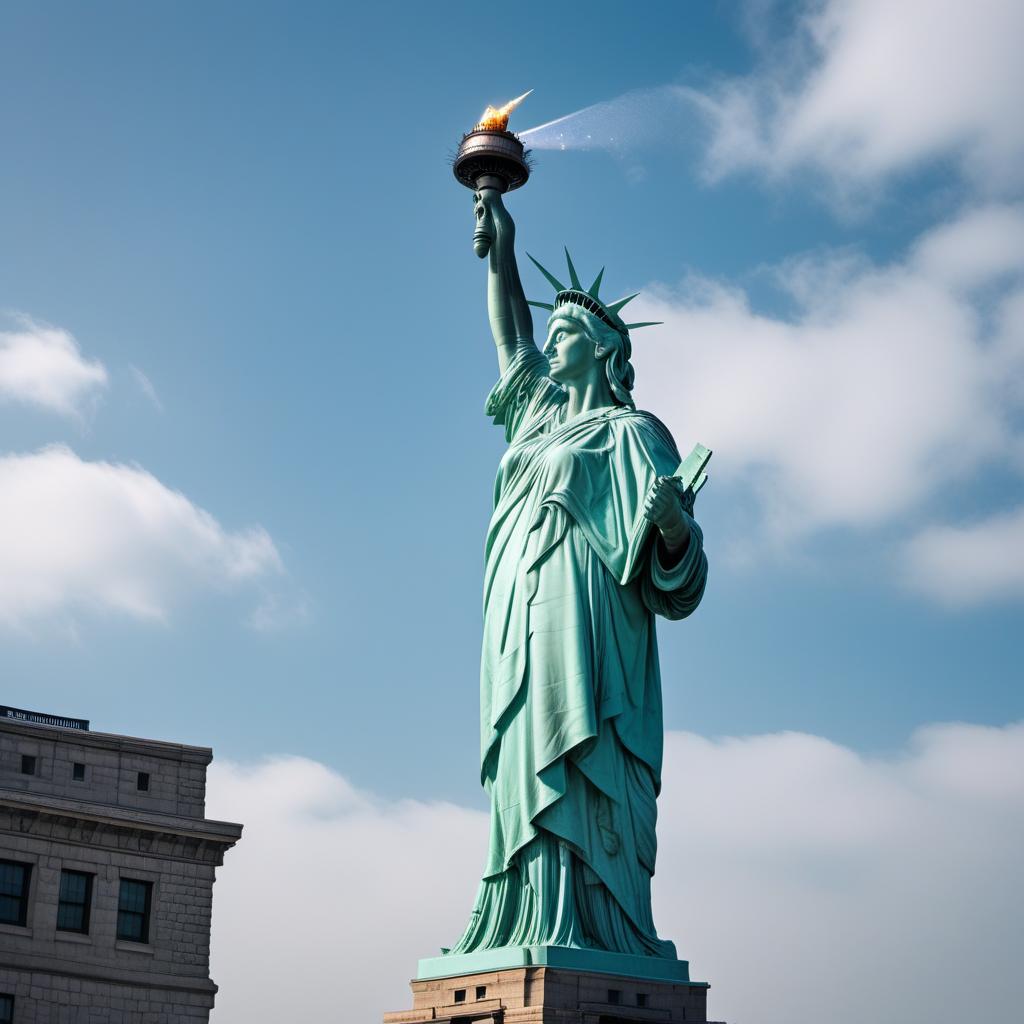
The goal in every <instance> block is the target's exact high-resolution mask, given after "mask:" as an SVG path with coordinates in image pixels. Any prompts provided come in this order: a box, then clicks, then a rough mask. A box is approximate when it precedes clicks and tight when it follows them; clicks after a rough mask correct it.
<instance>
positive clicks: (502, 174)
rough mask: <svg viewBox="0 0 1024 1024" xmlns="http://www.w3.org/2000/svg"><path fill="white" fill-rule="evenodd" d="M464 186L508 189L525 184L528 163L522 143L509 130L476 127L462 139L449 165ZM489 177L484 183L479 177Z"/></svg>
mask: <svg viewBox="0 0 1024 1024" xmlns="http://www.w3.org/2000/svg"><path fill="white" fill-rule="evenodd" d="M452 169H453V170H454V172H455V177H456V178H457V179H458V180H459V181H460V182H461V183H462V184H463V185H465V186H466V188H471V189H474V190H476V189H479V188H488V187H489V188H501V191H502V192H511V191H512V189H514V188H519V187H521V186H522V185H525V184H526V181H527V179H528V178H529V177H530V167H529V164H528V163H527V162H526V150H525V148H524V147H523V144H522V143H521V142H520V141H519V139H517V138H516V137H515V136H514V135H513V134H512V133H511V132H503V131H489V130H484V131H475V132H469V134H468V135H465V136H464V137H463V139H462V143H461V144H460V145H459V151H458V153H457V154H456V156H455V163H454V165H453V168H452ZM485 178H487V179H490V180H489V181H487V182H486V184H484V183H483V182H482V181H481V179H485Z"/></svg>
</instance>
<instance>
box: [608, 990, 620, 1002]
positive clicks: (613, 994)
mask: <svg viewBox="0 0 1024 1024" xmlns="http://www.w3.org/2000/svg"><path fill="white" fill-rule="evenodd" d="M608 1002H609V1003H611V1004H612V1005H613V1006H618V1005H619V1004H620V1003H621V1002H622V989H620V988H610V989H608Z"/></svg>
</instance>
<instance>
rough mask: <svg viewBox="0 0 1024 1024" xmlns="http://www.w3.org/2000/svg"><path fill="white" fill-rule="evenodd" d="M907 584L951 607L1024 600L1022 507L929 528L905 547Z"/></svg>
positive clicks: (1023, 522)
mask: <svg viewBox="0 0 1024 1024" xmlns="http://www.w3.org/2000/svg"><path fill="white" fill-rule="evenodd" d="M904 563H905V569H906V573H907V582H908V583H909V584H910V585H911V586H912V587H914V588H916V589H918V590H920V591H923V592H924V593H925V594H928V595H929V596H931V597H934V598H935V599H936V600H938V601H940V602H942V603H943V604H946V605H948V606H950V607H961V606H968V605H976V604H980V603H982V602H984V601H990V600H999V599H1007V598H1011V599H1012V598H1021V597H1024V507H1020V508H1016V509H1014V510H1012V511H1010V512H1003V513H999V514H997V515H992V516H988V517H987V518H985V519H981V520H979V521H977V522H974V523H968V524H966V525H960V526H942V525H939V526H929V527H927V528H926V529H924V530H922V531H921V532H920V533H919V534H917V536H915V537H913V538H912V539H911V540H910V542H909V543H908V544H907V545H906V549H905V551H904Z"/></svg>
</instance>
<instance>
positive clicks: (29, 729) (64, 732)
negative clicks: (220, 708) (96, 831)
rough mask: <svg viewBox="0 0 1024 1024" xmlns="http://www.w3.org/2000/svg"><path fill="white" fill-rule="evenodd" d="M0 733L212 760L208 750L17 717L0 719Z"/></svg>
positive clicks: (195, 760)
mask: <svg viewBox="0 0 1024 1024" xmlns="http://www.w3.org/2000/svg"><path fill="white" fill-rule="evenodd" d="M0 731H4V732H11V733H17V734H18V735H21V736H31V737H32V738H33V739H38V740H44V741H45V740H50V741H54V740H56V741H62V742H67V743H75V744H78V745H80V746H83V747H99V748H101V749H103V750H118V751H121V752H123V753H129V754H141V755H143V756H145V757H165V758H169V759H171V760H174V761H190V762H193V763H198V764H209V763H210V762H211V761H212V760H213V748H212V747H196V746H192V745H190V744H187V743H170V742H168V741H167V740H150V739H145V738H144V737H142V736H121V735H119V734H118V733H113V732H93V731H92V730H91V729H90V730H89V731H86V730H84V729H63V728H61V727H60V726H56V725H40V724H38V723H36V722H25V721H22V720H21V719H17V718H0Z"/></svg>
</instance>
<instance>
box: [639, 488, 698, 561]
mask: <svg viewBox="0 0 1024 1024" xmlns="http://www.w3.org/2000/svg"><path fill="white" fill-rule="evenodd" d="M693 497H694V495H693V491H691V490H689V489H686V490H684V489H683V485H682V483H681V482H680V481H679V479H678V477H674V476H659V477H658V479H657V480H655V481H654V485H653V486H652V487H651V490H650V493H649V494H648V495H647V500H646V501H645V502H644V515H645V516H646V517H647V519H649V520H650V521H651V522H652V523H654V525H655V526H657V528H658V530H659V531H660V532H661V535H662V537H664V538H665V543H666V544H667V545H668V548H669V550H673V551H674V550H677V549H678V548H680V547H682V546H684V545H685V544H686V542H687V541H688V540H689V535H690V528H689V525H688V524H687V522H686V518H685V517H684V515H683V512H684V511H685V512H687V513H689V514H692V513H693Z"/></svg>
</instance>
